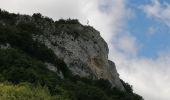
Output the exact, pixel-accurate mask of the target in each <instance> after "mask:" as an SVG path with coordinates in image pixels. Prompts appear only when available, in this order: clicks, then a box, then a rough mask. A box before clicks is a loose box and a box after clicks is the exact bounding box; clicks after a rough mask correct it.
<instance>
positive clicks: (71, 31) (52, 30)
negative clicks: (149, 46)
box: [0, 15, 124, 91]
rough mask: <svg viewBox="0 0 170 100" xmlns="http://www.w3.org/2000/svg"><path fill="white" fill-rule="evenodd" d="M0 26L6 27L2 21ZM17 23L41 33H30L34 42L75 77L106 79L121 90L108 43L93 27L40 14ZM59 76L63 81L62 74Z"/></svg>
mask: <svg viewBox="0 0 170 100" xmlns="http://www.w3.org/2000/svg"><path fill="white" fill-rule="evenodd" d="M0 23H2V24H3V25H6V23H4V22H3V21H0ZM20 23H30V24H35V26H36V27H37V28H38V29H40V30H41V33H40V34H33V39H34V40H36V41H39V42H41V43H43V44H45V45H46V46H47V47H48V48H50V49H52V50H53V52H54V53H55V55H56V56H57V57H58V58H59V59H61V60H63V61H64V62H65V64H66V65H67V67H68V68H69V69H70V70H71V72H72V73H73V74H74V75H79V76H81V77H88V78H92V79H106V80H109V81H110V83H111V84H112V86H113V87H116V88H118V89H119V90H122V91H124V87H123V85H122V83H121V82H120V79H119V75H118V73H117V70H116V67H115V64H114V63H113V62H112V61H109V60H108V53H109V50H108V46H107V43H106V42H105V41H104V40H103V38H102V37H101V36H100V33H99V32H98V31H96V30H95V29H94V28H92V27H90V26H83V25H81V24H80V23H60V22H54V21H53V20H51V19H49V18H42V16H41V15H34V16H33V17H30V16H27V15H22V16H17V17H15V22H14V24H15V25H18V24H20ZM47 65H48V68H49V69H50V70H52V71H54V72H57V69H55V68H54V66H53V65H51V64H47ZM60 76H61V77H62V78H63V75H62V73H61V72H60Z"/></svg>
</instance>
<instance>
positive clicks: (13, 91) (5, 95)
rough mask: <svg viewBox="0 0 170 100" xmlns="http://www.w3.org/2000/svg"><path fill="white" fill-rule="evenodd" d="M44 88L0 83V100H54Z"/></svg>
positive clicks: (24, 84)
mask: <svg viewBox="0 0 170 100" xmlns="http://www.w3.org/2000/svg"><path fill="white" fill-rule="evenodd" d="M56 98H57V97H55V96H51V95H50V92H49V91H48V89H47V88H46V87H41V86H36V87H35V86H32V85H30V84H28V83H22V84H18V85H12V84H9V83H8V84H7V83H0V99H1V100H56Z"/></svg>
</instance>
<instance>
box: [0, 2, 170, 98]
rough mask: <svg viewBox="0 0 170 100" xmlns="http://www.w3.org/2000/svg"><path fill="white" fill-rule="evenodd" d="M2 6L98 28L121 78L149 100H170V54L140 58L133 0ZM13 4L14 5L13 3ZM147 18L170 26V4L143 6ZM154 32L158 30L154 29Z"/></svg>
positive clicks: (18, 3)
mask: <svg viewBox="0 0 170 100" xmlns="http://www.w3.org/2000/svg"><path fill="white" fill-rule="evenodd" d="M0 1H1V3H0V7H1V8H2V9H5V10H8V11H10V12H15V13H18V12H19V13H22V14H33V13H35V12H40V13H42V14H43V15H45V16H50V17H52V18H54V19H55V20H56V19H59V18H78V19H79V20H80V22H81V23H83V24H87V20H89V24H90V25H92V26H94V27H95V28H96V29H97V30H99V31H100V33H101V35H102V37H103V38H104V39H105V40H106V41H107V43H108V45H109V48H110V53H109V59H111V60H113V61H114V62H115V63H116V65H117V69H118V72H119V73H120V77H121V78H123V79H124V80H126V81H128V82H129V83H130V84H132V85H133V86H134V89H135V92H137V93H139V94H140V95H142V96H143V97H144V98H145V99H146V100H170V96H169V94H168V93H170V88H169V87H168V85H169V84H170V78H169V76H170V62H169V61H170V53H167V52H166V51H165V52H162V53H160V56H158V58H156V59H148V58H140V57H138V56H137V54H138V50H139V49H142V48H141V47H140V44H139V43H137V42H136V38H135V37H134V36H133V35H131V33H129V32H128V30H126V26H127V25H128V24H127V22H128V19H129V18H131V16H132V15H133V12H132V11H131V9H129V8H128V7H127V4H128V3H129V0H43V1H42V0H12V1H11V0H0ZM9 2H10V3H9ZM141 8H142V9H143V11H144V12H145V13H146V14H147V16H149V17H152V18H154V19H155V20H159V21H162V22H163V23H165V24H166V25H168V26H170V5H169V4H167V3H164V4H163V5H161V4H160V2H159V0H155V1H153V3H152V4H148V5H143V6H141ZM150 31H151V33H152V32H153V31H154V30H153V29H151V30H150Z"/></svg>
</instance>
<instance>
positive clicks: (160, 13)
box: [141, 0, 170, 27]
mask: <svg viewBox="0 0 170 100" xmlns="http://www.w3.org/2000/svg"><path fill="white" fill-rule="evenodd" d="M152 1H153V2H152V4H148V5H143V6H141V8H142V9H143V11H144V12H145V13H146V14H147V16H148V17H151V18H154V19H155V20H158V21H161V22H163V23H165V24H166V25H168V27H170V4H168V3H166V2H164V3H163V4H161V3H160V0H152Z"/></svg>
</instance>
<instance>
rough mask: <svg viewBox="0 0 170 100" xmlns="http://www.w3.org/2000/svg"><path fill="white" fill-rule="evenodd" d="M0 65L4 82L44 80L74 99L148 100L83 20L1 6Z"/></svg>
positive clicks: (51, 88) (55, 92)
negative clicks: (11, 10)
mask: <svg viewBox="0 0 170 100" xmlns="http://www.w3.org/2000/svg"><path fill="white" fill-rule="evenodd" d="M0 69H1V70H0V79H1V82H4V81H9V82H11V83H12V84H20V83H22V82H28V83H31V84H34V85H35V86H36V85H38V84H39V85H41V86H46V87H48V89H49V91H50V94H51V95H55V96H61V97H63V98H65V99H68V100H142V98H141V97H140V96H138V95H136V94H134V93H133V90H132V89H131V86H130V85H128V84H127V83H124V82H123V81H121V80H120V79H119V76H118V73H117V71H116V68H115V65H114V63H113V62H112V61H109V60H108V47H107V44H106V42H105V41H104V40H103V39H102V38H101V36H100V34H99V32H98V31H96V30H95V29H93V28H92V27H90V26H83V25H81V24H80V23H79V22H78V21H77V20H71V19H68V20H62V19H61V20H59V21H55V22H54V21H53V20H52V19H50V18H48V17H44V16H42V15H41V14H33V15H32V16H28V15H19V14H11V13H8V12H6V11H2V10H0ZM65 99H61V100H65ZM59 100H60V99H59Z"/></svg>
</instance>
